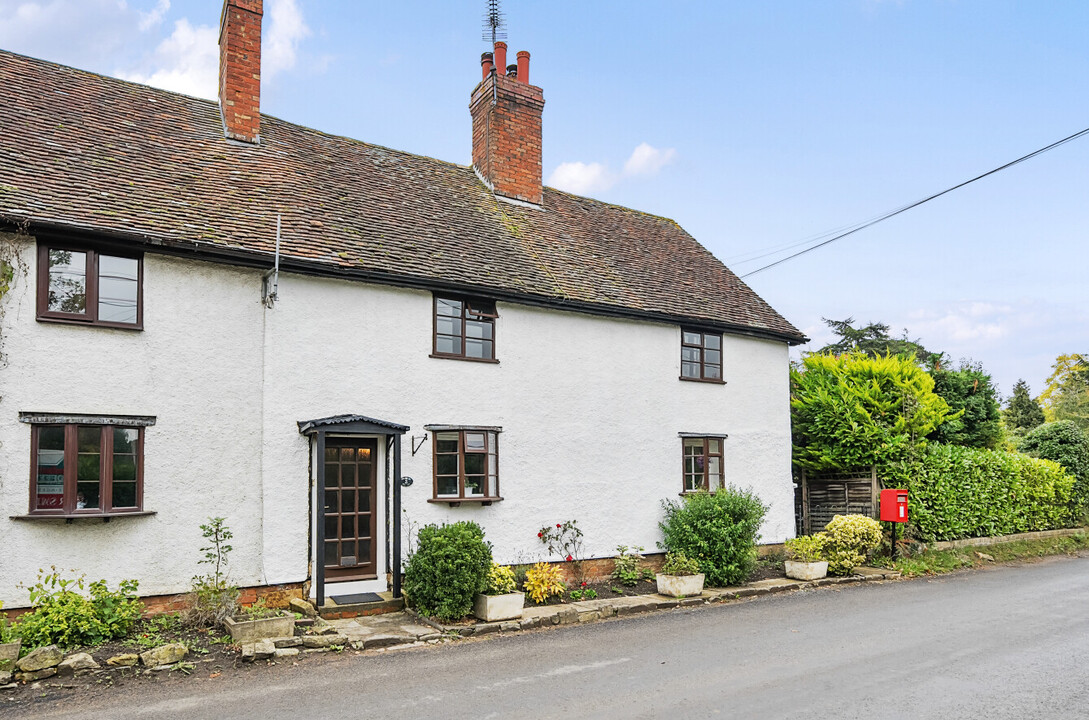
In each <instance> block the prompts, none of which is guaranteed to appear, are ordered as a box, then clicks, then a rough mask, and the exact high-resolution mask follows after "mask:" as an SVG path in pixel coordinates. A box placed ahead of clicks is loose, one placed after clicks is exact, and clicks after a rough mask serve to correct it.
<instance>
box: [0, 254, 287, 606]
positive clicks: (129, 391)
mask: <svg viewBox="0 0 1089 720" xmlns="http://www.w3.org/2000/svg"><path fill="white" fill-rule="evenodd" d="M34 247H35V246H34V245H33V244H32V243H31V244H25V245H24V246H23V248H22V250H23V251H22V253H21V257H22V260H23V262H24V263H25V266H26V268H27V273H26V274H25V275H24V274H22V273H17V275H16V278H15V286H14V288H13V289H12V291H11V292H10V294H9V295H8V296H7V297H5V298H4V299H3V303H2V310H3V317H2V322H3V328H2V333H3V347H2V350H3V354H4V367H3V370H2V372H0V551H2V558H0V601H2V602H3V603H4V605H5V607H19V606H25V605H26V604H27V600H28V598H27V594H26V591H25V590H21V589H19V588H17V587H16V586H17V585H18V584H20V583H23V584H27V585H30V584H32V583H33V582H34V579H35V577H36V574H37V571H38V569H39V568H46V569H48V568H49V566H50V565H56V566H57V568H58V569H63V570H70V569H75V570H76V571H78V572H79V573H86V574H87V578H88V580H96V579H99V578H106V579H107V580H109V581H110V584H111V586H113V585H114V584H115V583H116V582H117V581H118V580H120V579H122V578H136V579H138V580H139V581H140V592H141V593H142V594H147V595H153V594H166V593H174V592H180V591H182V590H185V589H186V588H187V587H188V585H189V581H190V579H191V577H192V576H193V575H195V574H197V573H198V572H203V571H204V570H203V568H204V566H200V565H197V560H198V559H200V557H201V553H200V551H199V548H200V547H201V545H202V538H201V535H200V529H199V525H200V524H201V523H203V522H205V520H206V519H207V518H208V517H210V516H216V515H223V516H226V517H227V518H228V521H229V524H230V527H231V529H232V530H233V531H234V534H235V538H234V541H233V545H234V552H233V553H232V555H231V561H232V563H231V564H232V569H233V575H234V579H235V580H236V582H238V583H240V584H242V585H255V584H259V583H262V582H263V580H264V578H263V576H262V574H261V552H262V537H261V476H260V472H261V466H260V457H261V331H262V327H261V326H262V312H263V308H262V306H261V303H260V297H261V296H260V292H261V289H260V288H261V284H260V276H259V275H258V274H256V273H253V272H250V271H240V270H237V269H233V268H229V267H225V266H220V265H212V264H208V263H193V262H189V261H183V260H176V259H171V258H166V257H163V256H159V255H152V254H148V255H146V256H145V258H144V327H145V328H146V329H145V330H143V331H142V332H141V331H131V330H112V329H106V328H93V327H82V326H77V325H62V324H55V323H39V322H37V321H36V320H35V287H34V278H35V260H36V252H35V251H34ZM21 411H34V412H56V413H93V414H121V415H153V416H155V417H156V418H157V422H156V424H155V425H154V426H152V427H149V428H146V430H145V438H144V480H145V482H144V508H145V509H146V510H152V511H155V512H156V513H157V514H156V515H154V516H151V517H132V518H117V519H114V520H111V521H110V522H109V523H103V522H102V521H101V520H76V521H74V522H72V523H71V524H65V523H64V522H63V521H62V520H35V521H26V520H11V519H9V518H10V516H12V515H22V514H25V513H26V512H27V510H28V504H29V490H28V484H29V482H30V455H31V453H30V426H29V425H26V424H24V423H21V422H19V420H18V416H19V412H21ZM303 474H304V476H305V465H304V470H303ZM304 493H305V491H304ZM304 552H305V551H304Z"/></svg>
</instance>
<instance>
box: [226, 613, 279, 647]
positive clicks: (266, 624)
mask: <svg viewBox="0 0 1089 720" xmlns="http://www.w3.org/2000/svg"><path fill="white" fill-rule="evenodd" d="M223 627H225V628H227V632H229V633H230V634H231V640H234V641H235V642H236V643H252V642H257V641H258V640H264V639H266V638H278V637H291V636H292V635H294V634H295V616H294V615H291V614H284V615H278V616H276V617H270V618H261V619H260V620H245V619H242V620H239V619H236V618H227V619H226V620H224V621H223Z"/></svg>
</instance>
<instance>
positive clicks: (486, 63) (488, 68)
mask: <svg viewBox="0 0 1089 720" xmlns="http://www.w3.org/2000/svg"><path fill="white" fill-rule="evenodd" d="M493 67H494V65H492V54H491V53H490V52H486V53H481V54H480V73H481V75H483V77H482V78H481V80H482V81H483V80H487V79H488V76H489V75H491V74H492V68H493Z"/></svg>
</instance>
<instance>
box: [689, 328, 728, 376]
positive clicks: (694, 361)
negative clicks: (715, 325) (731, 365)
mask: <svg viewBox="0 0 1089 720" xmlns="http://www.w3.org/2000/svg"><path fill="white" fill-rule="evenodd" d="M681 380H698V381H702V382H717V383H721V382H723V380H722V333H708V332H702V331H700V330H681Z"/></svg>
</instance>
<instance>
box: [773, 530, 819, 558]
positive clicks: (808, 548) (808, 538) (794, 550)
mask: <svg viewBox="0 0 1089 720" xmlns="http://www.w3.org/2000/svg"><path fill="white" fill-rule="evenodd" d="M783 545H784V547H785V548H786V551H787V555H788V556H789V557H790V559H791V560H795V561H797V562H803V563H814V562H820V561H821V560H824V537H823V536H822V535H820V534H817V535H799V536H798V537H796V538H791V539H790V540H787V541H786V542H785V543H783Z"/></svg>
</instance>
